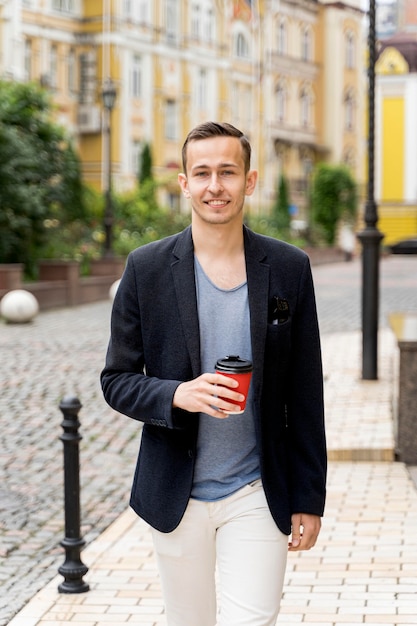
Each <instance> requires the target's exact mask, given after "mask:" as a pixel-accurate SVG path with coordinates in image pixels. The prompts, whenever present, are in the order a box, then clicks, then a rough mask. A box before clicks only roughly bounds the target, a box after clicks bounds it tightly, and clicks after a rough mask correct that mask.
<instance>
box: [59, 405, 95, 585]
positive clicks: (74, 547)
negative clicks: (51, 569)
mask: <svg viewBox="0 0 417 626" xmlns="http://www.w3.org/2000/svg"><path fill="white" fill-rule="evenodd" d="M81 406H82V405H81V402H80V401H79V400H78V398H76V397H74V396H65V398H63V399H62V401H61V403H60V405H59V408H60V409H61V411H62V413H63V415H64V419H63V421H62V423H61V426H62V428H63V429H64V433H63V435H61V437H60V439H61V441H62V443H63V444H64V493H65V537H64V539H63V540H62V541H61V546H62V547H63V548H64V549H65V562H64V563H63V564H62V565H61V567H59V568H58V572H59V573H60V574H61V576H63V577H64V578H65V580H64V582H62V583H61V584H60V585H58V591H59V592H60V593H84V592H85V591H88V590H89V588H90V587H89V585H88V584H87V583H86V582H84V581H83V576H85V575H86V573H87V572H88V567H87V566H86V565H84V563H83V562H82V561H81V558H80V553H81V550H82V548H83V547H84V545H85V541H84V539H83V538H82V537H81V528H80V519H81V514H80V458H79V442H80V440H81V439H82V437H81V435H80V434H79V432H78V428H79V426H80V422H79V421H78V413H79V411H80V409H81Z"/></svg>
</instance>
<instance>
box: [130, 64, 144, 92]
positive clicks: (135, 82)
mask: <svg viewBox="0 0 417 626" xmlns="http://www.w3.org/2000/svg"><path fill="white" fill-rule="evenodd" d="M131 90H132V97H133V98H140V97H141V95H142V58H141V57H140V56H139V55H138V54H135V55H133V59H132V73H131Z"/></svg>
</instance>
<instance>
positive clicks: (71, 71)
mask: <svg viewBox="0 0 417 626" xmlns="http://www.w3.org/2000/svg"><path fill="white" fill-rule="evenodd" d="M68 91H69V93H75V91H76V54H75V50H74V49H73V48H71V50H70V51H69V53H68Z"/></svg>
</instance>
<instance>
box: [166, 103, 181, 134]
mask: <svg viewBox="0 0 417 626" xmlns="http://www.w3.org/2000/svg"><path fill="white" fill-rule="evenodd" d="M177 129H178V124H177V103H176V102H175V100H167V101H166V104H165V139H168V140H169V141H175V140H176V139H177Z"/></svg>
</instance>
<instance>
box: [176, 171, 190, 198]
mask: <svg viewBox="0 0 417 626" xmlns="http://www.w3.org/2000/svg"><path fill="white" fill-rule="evenodd" d="M178 184H179V186H180V187H181V190H182V193H183V194H184V196H185V197H186V198H189V197H190V192H189V190H188V180H187V177H186V175H185V174H178Z"/></svg>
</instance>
